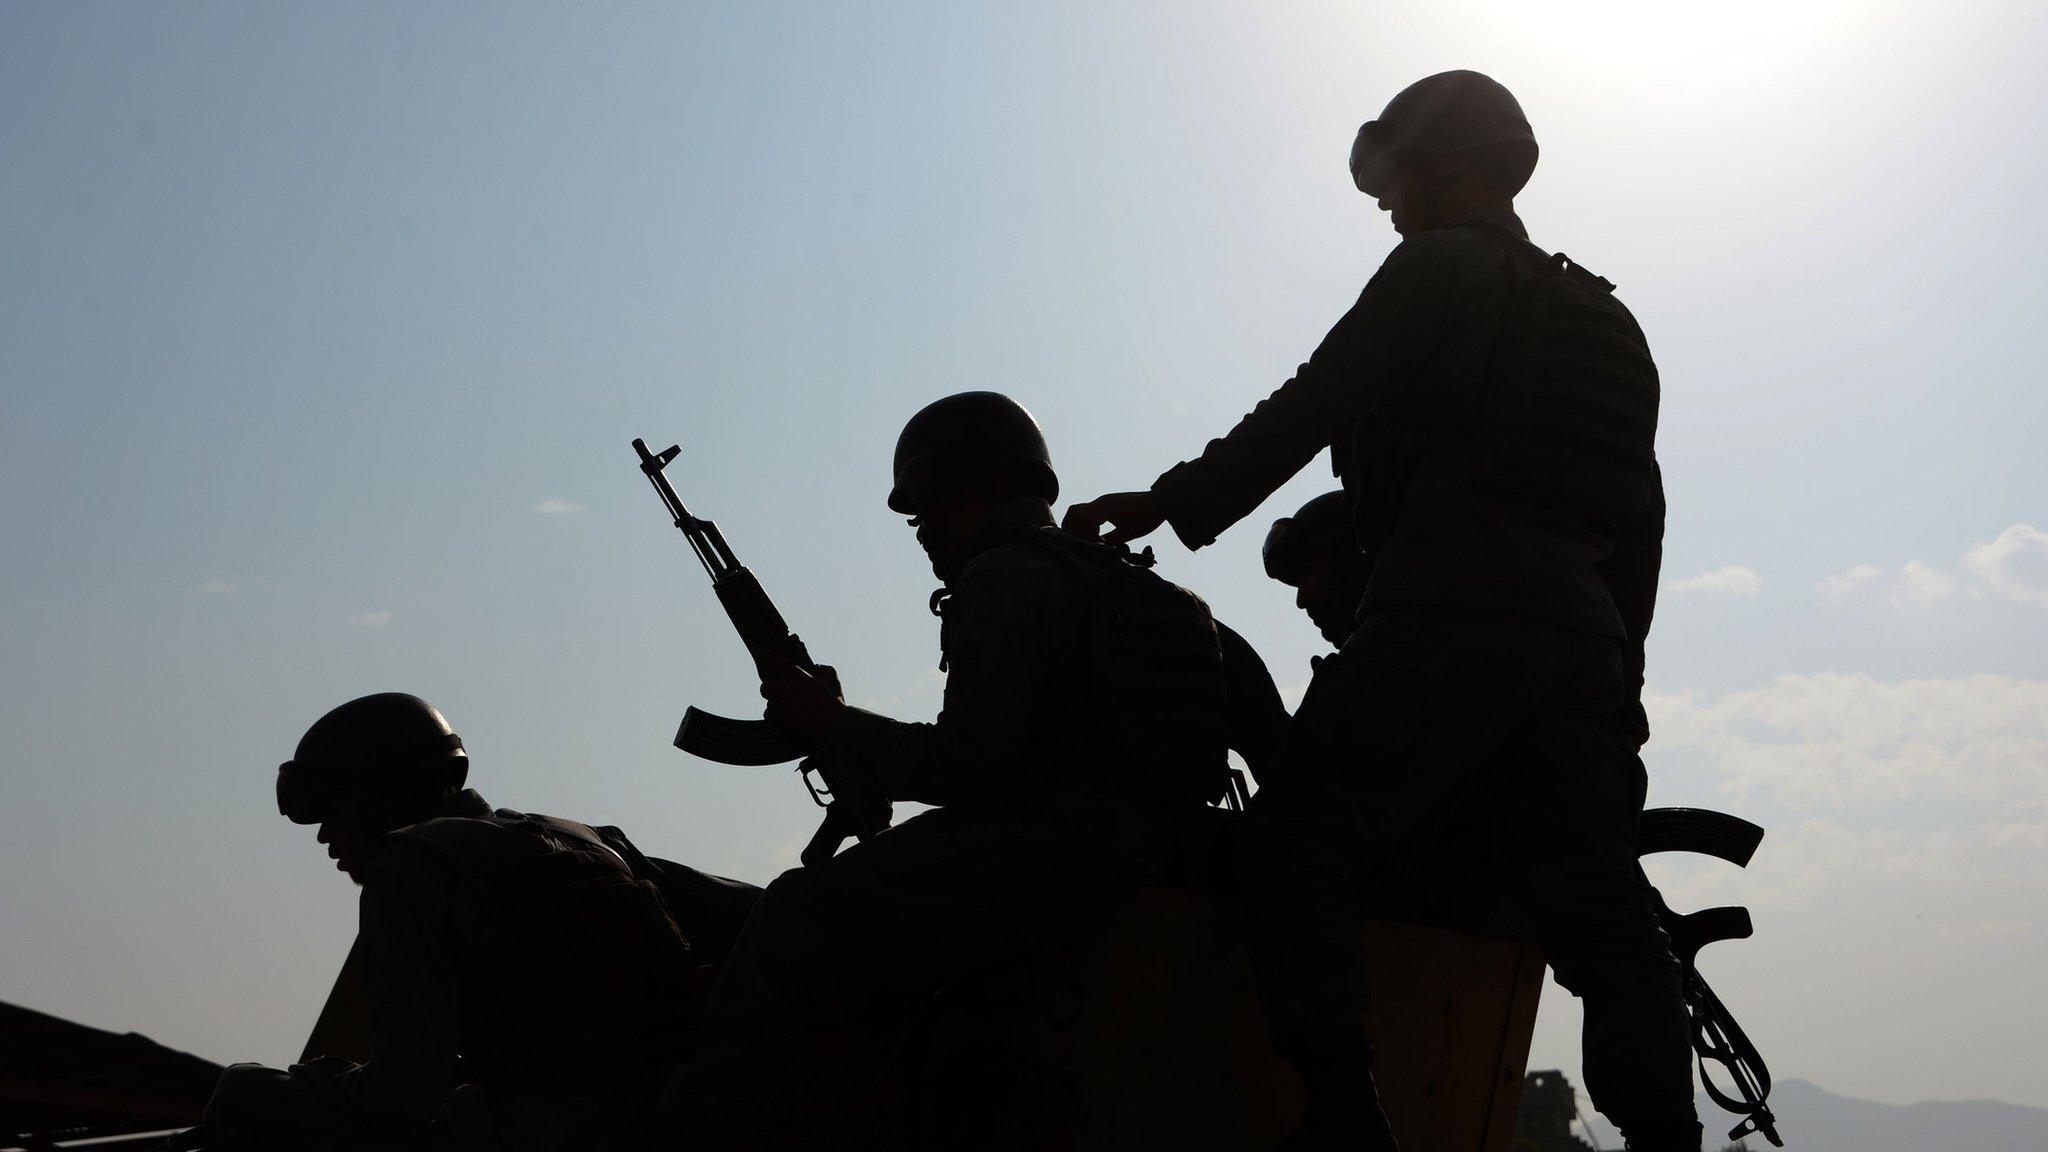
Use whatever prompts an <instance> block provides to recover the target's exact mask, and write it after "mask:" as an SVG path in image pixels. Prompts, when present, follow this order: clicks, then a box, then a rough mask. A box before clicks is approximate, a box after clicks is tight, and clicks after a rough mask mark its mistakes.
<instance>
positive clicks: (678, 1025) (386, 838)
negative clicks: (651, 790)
mask: <svg viewBox="0 0 2048 1152" xmlns="http://www.w3.org/2000/svg"><path fill="white" fill-rule="evenodd" d="M468 771H469V758H468V754H467V753H465V752H464V751H463V748H462V739H461V738H460V737H458V736H457V735H456V734H455V732H454V730H453V729H451V728H450V727H449V726H448V721H447V720H445V719H443V718H442V716H441V713H440V712H439V711H437V710H436V709H435V708H434V707H433V705H431V704H428V703H427V702H426V701H425V700H422V699H420V698H419V697H417V696H408V695H405V694H403V693H398V692H385V693H380V694H378V695H375V696H365V697H363V698H361V699H359V700H353V701H350V702H349V703H347V704H343V705H342V706H341V707H339V708H336V709H334V710H333V711H332V712H329V713H328V714H327V715H325V716H323V717H321V718H320V719H319V721H318V722H316V723H315V724H314V725H313V726H312V727H311V728H309V729H307V731H306V735H305V738H304V739H302V740H300V741H299V746H298V750H297V751H296V752H295V753H294V755H293V757H292V758H291V759H290V760H287V761H286V762H285V763H284V764H283V765H281V766H280V767H279V768H278V772H277V806H278V809H279V811H280V812H282V813H283V814H284V815H285V816H286V817H287V818H289V819H290V820H291V821H292V822H293V823H295V824H318V825H319V826H320V835H319V839H320V843H322V844H325V845H327V854H328V855H329V856H332V857H333V858H334V860H335V867H337V868H338V869H340V870H341V871H342V872H344V873H346V874H347V875H348V877H349V878H350V879H352V880H354V881H355V882H356V883H357V884H360V885H362V889H363V895H362V925H361V929H360V934H359V936H358V938H357V947H358V948H359V949H360V950H361V955H362V956H363V958H364V960H365V961H366V963H365V965H364V973H363V982H364V991H365V992H366V993H367V994H368V1000H369V1014H370V1059H369V1060H368V1061H367V1062H364V1063H360V1064H358V1063H356V1062H354V1061H352V1060H346V1059H343V1058H341V1057H338V1056H326V1057H322V1058H320V1059H316V1060H312V1061H309V1062H308V1063H304V1064H295V1065H293V1066H292V1067H291V1068H290V1069H289V1070H281V1069H276V1068H266V1067H264V1066H262V1065H260V1064H236V1065H233V1066H231V1067H229V1068H228V1069H227V1071H226V1072H225V1073H223V1074H222V1076H221V1079H220V1084H219V1086H218V1087H216V1088H215V1090H214V1094H213V1099H212V1100H211V1101H210V1102H209V1103H208V1104H207V1106H206V1122H205V1125H204V1130H203V1136H204V1143H205V1147H206V1148H207V1149H209V1152H212V1150H219V1152H341V1150H344V1149H346V1150H351V1152H375V1150H378V1149H394V1150H396V1149H407V1150H415V1152H425V1150H428V1149H443V1148H445V1149H465V1150H467V1149H476V1150H484V1149H491V1150H499V1149H502V1150H507V1152H510V1150H514V1149H530V1150H533V1152H543V1150H555V1149H567V1148H632V1147H641V1146H643V1145H642V1140H643V1138H644V1135H645V1133H644V1130H643V1126H644V1124H645V1122H646V1120H647V1119H648V1117H649V1116H650V1114H651V1112H652V1109H653V1104H654V1099H655V1095H656V1093H657V1091H658V1090H659V1088H660V1085H661V1081H662V1077H663V1076H664V1075H666V1073H667V1070H668V1068H669V1067H670V1066H672V1065H673V1064H675V1063H676V1062H677V1061H679V1060H681V1059H683V1058H685V1057H686V1056H687V1055H688V1050H687V1046H686V1041H687V1034H686V1032H685V1030H684V1026H685V1024H686V1021H685V1019H684V1015H683V1013H684V1009H685V999H684V994H685V992H686V990H687V982H688V977H689V969H690V951H689V947H688V945H686V944H685V943H684V941H683V937H682V934H681V933H680V932H678V931H677V929H676V926H675V923H674V921H673V920H671V919H670V917H669V914H668V912H667V910H666V908H665V906H664V905H663V903H662V900H661V897H660V896H659V895H658V894H657V891H656V886H655V883H654V881H653V879H652V878H651V877H641V876H638V875H636V874H635V872H634V870H633V867H632V866H631V865H629V864H628V863H627V859H628V858H632V859H636V860H637V859H642V858H641V857H640V856H639V853H638V852H637V851H635V850H634V849H633V848H632V846H631V845H630V844H629V843H627V842H626V841H625V839H624V837H623V836H620V835H619V833H618V831H617V830H616V829H610V828H607V829H602V830H599V829H594V828H591V827H588V826H587V825H583V824H578V823H575V822H573V821H569V820H560V819H556V818H554V817H551V816H529V815H526V814H524V813H520V812H513V811H510V810H508V809H502V808H501V809H497V810H493V809H492V808H491V806H490V805H489V804H487V803H485V802H484V799H483V797H481V796H479V795H477V793H476V792H474V791H470V790H466V789H464V788H463V783H464V780H465V778H466V777H467V775H468Z"/></svg>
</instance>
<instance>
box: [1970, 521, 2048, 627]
mask: <svg viewBox="0 0 2048 1152" xmlns="http://www.w3.org/2000/svg"><path fill="white" fill-rule="evenodd" d="M1961 568H1962V570H1963V571H1964V572H1967V573H1969V574H1970V575H1971V576H1973V577H1975V578H1976V579H1977V580H1978V581H1980V582H1981V583H1982V584H1983V586H1984V590H1985V591H1988V592H1989V593H1990V594H1991V595H1993V596H1999V597H2003V598H2005V599H2007V600H2019V601H2022V602H2026V603H2032V604H2039V605H2041V606H2043V607H2048V532H2043V531H2041V530H2040V529H2039V528H2036V527H2034V526H2033V525H2032V524H2015V525H2013V526H2012V527H2010V528H2007V529H2006V530H2005V531H2003V532H2000V533H1999V534H1998V538H1997V539H1995V540H1992V541H1990V542H1988V543H1985V542H1981V541H1980V542H1978V543H1975V544H1972V545H1970V548H1969V550H1968V551H1967V552H1964V553H1963V559H1962V561H1961Z"/></svg>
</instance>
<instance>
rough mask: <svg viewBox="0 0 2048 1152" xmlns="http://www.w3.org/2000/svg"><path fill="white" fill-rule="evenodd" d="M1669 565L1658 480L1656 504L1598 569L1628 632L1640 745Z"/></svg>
mask: <svg viewBox="0 0 2048 1152" xmlns="http://www.w3.org/2000/svg"><path fill="white" fill-rule="evenodd" d="M1663 563H1664V485H1663V481H1662V478H1661V474H1660V477H1659V481H1658V485H1657V499H1656V502H1655V503H1654V504H1653V505H1652V506H1651V507H1650V508H1649V509H1648V510H1647V511H1646V512H1644V513H1643V515H1642V516H1640V517H1638V518H1637V520H1636V522H1635V523H1634V524H1631V525H1627V526H1625V527H1624V528H1623V529H1622V530H1621V531H1620V532H1618V533H1617V534H1616V536H1615V541H1614V551H1613V552H1612V553H1611V554H1609V556H1608V557H1607V559H1606V560H1605V561H1604V562H1603V563H1602V564H1601V565H1600V566H1599V568H1598V570H1597V571H1598V573H1599V576H1600V579H1601V580H1602V581H1603V582H1605V583H1606V585H1607V594H1608V595H1609V596H1612V597H1613V598H1614V607H1615V609H1616V610H1617V611H1619V612H1620V614H1621V622H1622V626H1623V627H1625V628H1626V629H1628V661H1629V666H1628V673H1629V689H1630V696H1631V700H1630V703H1631V706H1632V709H1633V710H1634V711H1635V713H1636V715H1635V717H1634V720H1635V723H1636V724H1637V725H1639V726H1640V729H1641V730H1640V731H1638V732H1637V733H1636V738H1637V740H1638V742H1641V741H1644V740H1648V739H1649V735H1650V734H1649V726H1648V721H1647V720H1646V719H1644V718H1643V717H1642V716H1641V714H1640V704H1641V701H1642V694H1643V666H1644V652H1643V645H1644V642H1645V641H1646V640H1647V639H1648V638H1649V635H1650V619H1651V617H1652V616H1654V615H1655V613H1656V610H1657V573H1658V570H1659V569H1660V568H1661V567H1662V566H1663Z"/></svg>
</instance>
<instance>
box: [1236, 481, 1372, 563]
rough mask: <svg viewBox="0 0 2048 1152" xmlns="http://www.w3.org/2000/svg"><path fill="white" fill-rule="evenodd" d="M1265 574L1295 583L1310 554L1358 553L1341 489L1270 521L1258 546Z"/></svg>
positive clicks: (1356, 537)
mask: <svg viewBox="0 0 2048 1152" xmlns="http://www.w3.org/2000/svg"><path fill="white" fill-rule="evenodd" d="M1260 554H1261V555H1262V556H1263V557H1264V559H1265V561H1266V575H1268V576H1271V577H1272V578H1273V579H1275V580H1278V581H1280V582H1281V583H1282V584H1299V583H1300V582H1301V569H1302V565H1303V564H1304V563H1306V562H1307V560H1308V559H1309V558H1310V557H1312V556H1318V555H1330V556H1337V557H1340V558H1353V557H1362V556H1364V555H1365V552H1364V550H1363V549H1361V548H1360V547H1359V546H1358V535H1357V533H1356V532H1355V531H1354V530H1353V528H1352V526H1351V505H1350V503H1349V502H1348V501H1347V500H1346V499H1345V498H1344V493H1342V492H1325V493H1323V494H1322V495H1321V496H1318V497H1316V498H1315V499H1313V500H1310V501H1309V502H1308V503H1306V504H1303V505H1302V506H1301V508H1300V510H1299V511H1297V512H1295V514H1294V515H1292V516H1282V517H1281V518H1279V519H1278V520H1275V521H1273V527H1272V528H1270V529H1268V530H1267V532H1266V543H1265V544H1264V546H1263V547H1261V548H1260Z"/></svg>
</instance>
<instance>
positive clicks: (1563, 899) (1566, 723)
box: [1499, 713, 1700, 1152]
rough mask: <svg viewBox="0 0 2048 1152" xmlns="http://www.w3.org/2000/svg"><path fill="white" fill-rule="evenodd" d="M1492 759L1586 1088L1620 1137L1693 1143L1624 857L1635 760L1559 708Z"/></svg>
mask: <svg viewBox="0 0 2048 1152" xmlns="http://www.w3.org/2000/svg"><path fill="white" fill-rule="evenodd" d="M1499 770H1500V771H1501V772H1503V773H1505V774H1507V779H1508V783H1507V784H1506V785H1505V786H1504V788H1503V791H1504V792H1505V793H1506V794H1508V795H1510V796H1512V797H1513V798H1514V804H1513V810H1514V812H1515V814H1516V817H1517V819H1516V820H1515V821H1514V823H1513V825H1512V827H1513V828H1514V829H1515V830H1516V831H1517V832H1518V834H1519V835H1518V837H1517V839H1518V844H1517V851H1516V858H1517V860H1518V864H1519V866H1518V869H1517V873H1516V874H1517V875H1518V876H1519V877H1520V878H1521V880H1522V882H1523V890H1524V893H1525V896H1526V907H1527V908H1529V909H1530V911H1531V913H1532V915H1533V916H1534V918H1535V921H1536V923H1535V928H1536V934H1537V937H1538V939H1539V940H1540V941H1541V942H1542V944H1543V946H1544V950H1545V952H1546V953H1547V954H1548V956H1549V958H1550V963H1551V967H1552V969H1553V971H1554V972H1555V973H1556V975H1557V980H1558V983H1559V984H1560V985H1561V986H1563V987H1564V988H1565V989H1566V990H1567V991H1569V992H1571V993H1572V994H1573V995H1574V996H1577V997H1578V998H1579V1000H1580V1002H1581V1004H1582V1005H1583V1008H1584V1011H1585V1025H1584V1032H1583V1041H1582V1043H1583V1059H1584V1070H1585V1080H1586V1084H1585V1087H1586V1091H1587V1094H1588V1095H1589V1096H1590V1097H1591V1098H1592V1101H1593V1105H1594V1107H1596V1108H1598V1109H1599V1110H1600V1111H1601V1113H1602V1114H1604V1115H1605V1116H1607V1118H1608V1119H1609V1120H1611V1121H1613V1122H1614V1124H1615V1125H1616V1127H1618V1128H1619V1129H1620V1130H1621V1133H1622V1135H1623V1136H1624V1137H1626V1138H1627V1139H1628V1141H1629V1143H1630V1146H1631V1147H1632V1148H1636V1149H1644V1150H1649V1149H1654V1150H1657V1152H1663V1150H1667V1149H1689V1150H1694V1152H1696V1150H1697V1149H1698V1147H1699V1143H1700V1127H1699V1121H1698V1117H1697V1114H1696V1111H1695V1105H1694V1102H1693V1080H1692V1046H1691V1039H1690V1024H1689V1020H1688V1017H1687V1015H1686V1011H1685V1004H1684V999H1683V994H1682V991H1681V988H1680V971H1679V965H1678V961H1677V959H1676V957H1674V956H1673V955H1672V953H1671V942H1670V940H1669V939H1668V938H1667V937H1666V936H1665V934H1664V931H1663V928H1662V927H1661V926H1660V924H1659V922H1658V919H1657V904H1656V899H1655V896H1654V892H1653V890H1652V888H1651V886H1650V883H1649V880H1648V879H1647V878H1646V877H1645V876H1644V875H1643V872H1642V868H1641V866H1640V865H1639V864H1638V862H1637V859H1636V825H1637V822H1638V820H1639V819H1640V817H1641V814H1642V807H1643V794H1644V790H1645V788H1644V786H1645V777H1644V773H1643V767H1642V762H1641V760H1640V759H1638V758H1637V756H1636V754H1635V752H1634V750H1633V748H1631V747H1629V746H1628V745H1626V744H1624V743H1621V742H1619V741H1617V740H1616V739H1615V737H1614V735H1613V733H1612V732H1611V730H1609V729H1607V728H1605V727H1604V726H1603V725H1601V724H1599V723H1598V722H1597V720H1593V719H1590V718H1587V717H1583V716H1576V715H1572V714H1570V713H1564V714H1554V715H1549V716H1546V717H1543V718H1541V719H1540V720H1539V721H1538V722H1537V723H1535V724H1532V725H1531V726H1529V727H1528V728H1527V729H1525V731H1523V732H1522V733H1519V734H1518V736H1517V739H1516V741H1515V742H1514V743H1513V745H1511V746H1510V747H1509V748H1507V749H1505V750H1504V751H1503V755H1502V757H1501V761H1500V765H1499Z"/></svg>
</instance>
